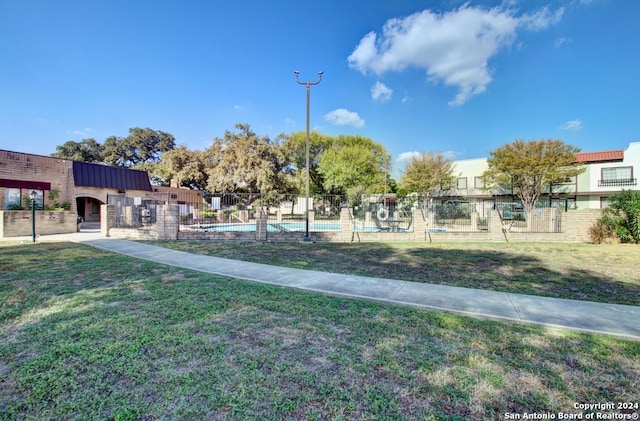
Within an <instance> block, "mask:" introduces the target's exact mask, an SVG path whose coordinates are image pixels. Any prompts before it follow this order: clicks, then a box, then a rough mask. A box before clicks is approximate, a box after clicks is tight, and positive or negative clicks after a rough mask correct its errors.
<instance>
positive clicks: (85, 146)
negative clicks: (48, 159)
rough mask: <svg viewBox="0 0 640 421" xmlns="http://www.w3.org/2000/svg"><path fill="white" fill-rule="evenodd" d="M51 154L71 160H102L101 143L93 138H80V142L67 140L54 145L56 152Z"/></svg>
mask: <svg viewBox="0 0 640 421" xmlns="http://www.w3.org/2000/svg"><path fill="white" fill-rule="evenodd" d="M51 156H54V157H57V158H64V159H70V160H72V161H81V162H102V145H100V143H98V142H97V141H96V140H95V139H93V138H88V139H82V141H80V142H74V141H73V140H69V141H67V142H65V143H64V144H63V145H59V146H56V152H55V153H53V154H51Z"/></svg>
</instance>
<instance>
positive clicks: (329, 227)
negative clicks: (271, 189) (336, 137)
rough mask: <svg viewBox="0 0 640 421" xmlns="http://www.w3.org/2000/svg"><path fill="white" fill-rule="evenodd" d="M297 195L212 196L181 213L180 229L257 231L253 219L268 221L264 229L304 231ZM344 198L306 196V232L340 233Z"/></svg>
mask: <svg viewBox="0 0 640 421" xmlns="http://www.w3.org/2000/svg"><path fill="white" fill-rule="evenodd" d="M305 202H306V198H305V196H300V195H298V194H260V193H223V194H214V195H212V196H211V197H210V199H209V200H208V203H207V205H206V206H205V207H204V208H203V209H200V210H197V209H195V210H194V211H193V212H190V213H185V212H183V211H182V209H181V212H180V229H181V230H194V229H195V230H199V231H227V232H228V231H232V232H233V231H235V232H251V231H256V219H257V218H258V217H260V215H265V216H266V218H267V224H268V226H267V230H268V231H272V232H276V231H294V232H296V231H306V225H307V205H306V203H305ZM344 206H347V196H340V195H314V196H311V197H309V211H310V214H309V231H314V232H316V231H340V209H341V208H342V207H344Z"/></svg>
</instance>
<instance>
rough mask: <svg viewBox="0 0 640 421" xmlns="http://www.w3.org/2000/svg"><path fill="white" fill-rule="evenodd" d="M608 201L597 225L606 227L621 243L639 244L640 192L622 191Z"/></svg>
mask: <svg viewBox="0 0 640 421" xmlns="http://www.w3.org/2000/svg"><path fill="white" fill-rule="evenodd" d="M609 201H610V203H609V207H607V208H605V209H604V211H603V216H602V218H600V219H599V220H598V224H602V225H605V226H607V227H608V229H610V230H611V231H612V232H613V233H614V234H615V236H617V237H618V238H619V239H620V241H621V242H623V243H633V244H638V243H640V192H634V191H631V190H623V191H621V192H620V193H616V194H614V195H613V196H611V198H610V199H609Z"/></svg>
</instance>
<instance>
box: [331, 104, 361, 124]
mask: <svg viewBox="0 0 640 421" xmlns="http://www.w3.org/2000/svg"><path fill="white" fill-rule="evenodd" d="M324 119H325V120H326V121H328V122H329V123H331V124H335V125H336V126H354V127H362V126H364V120H363V119H361V118H360V116H359V115H358V113H356V112H353V111H349V110H346V109H344V108H338V109H337V110H333V111H331V112H329V113H327V114H325V115H324Z"/></svg>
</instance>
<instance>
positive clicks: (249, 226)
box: [191, 221, 380, 232]
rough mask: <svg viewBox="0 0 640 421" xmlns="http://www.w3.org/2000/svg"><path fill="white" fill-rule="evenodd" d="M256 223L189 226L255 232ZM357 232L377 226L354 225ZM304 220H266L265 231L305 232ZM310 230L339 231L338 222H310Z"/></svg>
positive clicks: (375, 229)
mask: <svg viewBox="0 0 640 421" xmlns="http://www.w3.org/2000/svg"><path fill="white" fill-rule="evenodd" d="M256 226H257V225H256V223H255V222H253V223H246V224H242V223H236V224H206V225H194V226H192V227H191V228H192V229H196V230H199V231H202V230H204V231H218V232H256V229H257V228H256ZM355 230H356V231H359V232H377V231H380V229H379V228H377V227H374V226H365V227H356V229H355ZM305 231H306V223H305V221H300V222H267V232H305ZM309 231H311V232H339V231H340V222H312V223H311V224H309Z"/></svg>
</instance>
